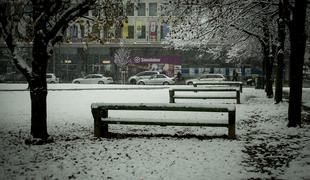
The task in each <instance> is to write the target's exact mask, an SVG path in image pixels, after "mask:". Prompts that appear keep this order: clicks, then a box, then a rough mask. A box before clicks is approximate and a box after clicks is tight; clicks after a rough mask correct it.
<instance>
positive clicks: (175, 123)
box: [102, 118, 228, 127]
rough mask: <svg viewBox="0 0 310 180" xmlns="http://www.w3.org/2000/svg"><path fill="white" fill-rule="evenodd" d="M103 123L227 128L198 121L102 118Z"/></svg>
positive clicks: (225, 124)
mask: <svg viewBox="0 0 310 180" xmlns="http://www.w3.org/2000/svg"><path fill="white" fill-rule="evenodd" d="M102 121H103V123H107V124H124V125H159V126H211V127H228V121H227V120H226V123H225V122H222V123H221V121H220V122H215V121H213V122H210V121H209V120H208V121H207V122H201V120H200V121H191V120H188V121H178V120H166V119H165V120H164V119H141V118H102Z"/></svg>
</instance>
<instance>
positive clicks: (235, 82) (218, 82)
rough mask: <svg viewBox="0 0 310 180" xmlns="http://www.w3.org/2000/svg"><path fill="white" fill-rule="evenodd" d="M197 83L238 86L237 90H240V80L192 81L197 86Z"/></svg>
mask: <svg viewBox="0 0 310 180" xmlns="http://www.w3.org/2000/svg"><path fill="white" fill-rule="evenodd" d="M198 85H218V86H222V85H226V86H239V90H240V92H242V85H243V84H242V82H240V81H217V82H212V81H210V82H194V83H193V86H194V87H197V86H198Z"/></svg>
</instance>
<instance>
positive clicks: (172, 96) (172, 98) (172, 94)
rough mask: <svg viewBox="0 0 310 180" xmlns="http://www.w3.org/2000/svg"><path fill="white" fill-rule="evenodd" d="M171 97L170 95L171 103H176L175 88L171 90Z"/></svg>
mask: <svg viewBox="0 0 310 180" xmlns="http://www.w3.org/2000/svg"><path fill="white" fill-rule="evenodd" d="M169 97H170V99H169V102H170V103H175V100H174V91H173V90H171V89H170V90H169Z"/></svg>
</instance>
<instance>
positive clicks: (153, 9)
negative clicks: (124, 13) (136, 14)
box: [149, 3, 157, 16]
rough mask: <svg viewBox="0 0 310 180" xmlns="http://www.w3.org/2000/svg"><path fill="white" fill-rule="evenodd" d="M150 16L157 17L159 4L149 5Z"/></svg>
mask: <svg viewBox="0 0 310 180" xmlns="http://www.w3.org/2000/svg"><path fill="white" fill-rule="evenodd" d="M149 16H157V3H149Z"/></svg>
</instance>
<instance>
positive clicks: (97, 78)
mask: <svg viewBox="0 0 310 180" xmlns="http://www.w3.org/2000/svg"><path fill="white" fill-rule="evenodd" d="M72 83H75V84H111V83H113V78H112V77H105V76H103V75H102V74H89V75H87V76H85V77H84V78H77V79H74V80H73V81H72Z"/></svg>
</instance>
